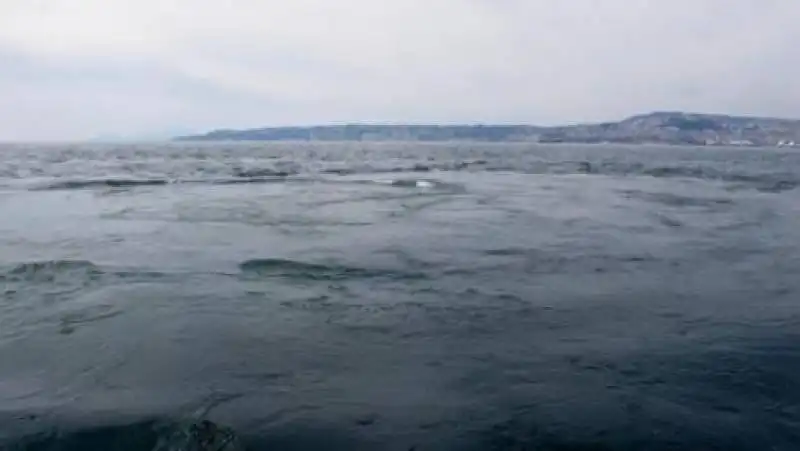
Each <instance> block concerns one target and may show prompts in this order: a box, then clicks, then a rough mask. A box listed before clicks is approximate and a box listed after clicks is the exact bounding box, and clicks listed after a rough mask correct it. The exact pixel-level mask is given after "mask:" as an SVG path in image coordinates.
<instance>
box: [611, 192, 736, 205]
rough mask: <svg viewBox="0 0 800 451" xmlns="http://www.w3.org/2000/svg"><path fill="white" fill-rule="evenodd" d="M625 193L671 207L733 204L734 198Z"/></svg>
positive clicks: (625, 194) (624, 193)
mask: <svg viewBox="0 0 800 451" xmlns="http://www.w3.org/2000/svg"><path fill="white" fill-rule="evenodd" d="M622 193H623V195H624V196H625V197H627V198H629V199H641V200H644V201H647V202H652V203H657V204H662V205H666V206H669V207H706V208H709V207H712V208H713V207H719V206H724V205H732V204H733V199H726V198H708V197H695V196H686V195H680V194H675V193H653V192H643V191H635V190H626V191H622Z"/></svg>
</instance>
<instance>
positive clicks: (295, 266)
mask: <svg viewBox="0 0 800 451" xmlns="http://www.w3.org/2000/svg"><path fill="white" fill-rule="evenodd" d="M239 269H240V271H241V272H242V273H243V274H245V275H249V274H252V275H258V276H266V277H283V278H289V279H297V280H310V281H331V280H347V279H364V278H379V277H387V278H396V279H419V278H424V277H425V276H424V275H422V274H420V273H407V272H402V271H394V270H387V269H366V268H359V267H353V266H346V265H340V264H322V263H309V262H302V261H296V260H287V259H281V258H257V259H252V260H246V261H244V262H242V263H240V264H239Z"/></svg>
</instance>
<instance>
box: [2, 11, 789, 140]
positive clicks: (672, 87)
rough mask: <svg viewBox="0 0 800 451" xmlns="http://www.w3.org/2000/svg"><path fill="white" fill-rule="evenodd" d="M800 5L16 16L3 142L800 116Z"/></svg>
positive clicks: (5, 55) (6, 26)
mask: <svg viewBox="0 0 800 451" xmlns="http://www.w3.org/2000/svg"><path fill="white" fill-rule="evenodd" d="M797 43H800V1H797V0H558V1H556V0H290V1H289V0H227V1H221V0H0V140H82V139H94V138H103V137H109V138H160V137H167V136H170V135H172V134H182V133H189V132H202V131H207V130H210V129H217V128H247V127H260V126H279V125H307V124H332V123H345V122H368V123H376V122H378V123H397V122H405V123H529V124H540V125H550V124H561V123H574V122H585V121H602V120H616V119H622V118H624V117H626V116H630V115H633V114H638V113H644V112H650V111H655V110H683V111H694V112H714V113H730V114H745V115H759V116H780V117H794V118H800V50H797V49H798V47H797V45H798V44H797Z"/></svg>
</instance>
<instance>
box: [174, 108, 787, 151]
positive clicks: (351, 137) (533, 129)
mask: <svg viewBox="0 0 800 451" xmlns="http://www.w3.org/2000/svg"><path fill="white" fill-rule="evenodd" d="M176 139H177V140H179V141H482V142H545V143H630V144H646V143H651V144H676V145H680V144H684V145H741V146H794V145H800V120H791V119H777V118H759V117H742V116H727V115H718V114H696V113H682V112H655V113H650V114H643V115H637V116H632V117H629V118H627V119H624V120H622V121H619V122H605V123H598V124H577V125H567V126H557V127H539V126H533V125H360V124H350V125H331V126H310V127H268V128H258V129H249V130H216V131H212V132H209V133H206V134H202V135H192V136H182V137H178V138H176Z"/></svg>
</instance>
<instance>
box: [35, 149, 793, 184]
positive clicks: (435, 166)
mask: <svg viewBox="0 0 800 451" xmlns="http://www.w3.org/2000/svg"><path fill="white" fill-rule="evenodd" d="M281 163H282V164H274V165H271V166H268V167H251V168H242V167H230V166H227V165H223V166H222V167H213V168H209V170H200V169H198V168H197V167H196V166H191V168H185V170H186V171H185V173H183V174H182V173H181V172H182V171H181V169H180V168H177V171H176V173H177V175H174V176H172V175H171V176H169V177H167V176H160V175H157V176H154V177H153V176H151V175H152V174H153V173H155V174H158V171H159V170H160V169H159V168H153V170H154V171H155V172H148V173H146V174H145V175H143V176H142V177H136V176H125V175H121V176H118V177H110V176H108V177H106V176H101V177H97V178H78V179H61V178H57V179H54V180H51V181H49V182H45V183H44V184H41V185H36V186H33V187H31V188H30V189H31V190H34V191H51V190H77V189H92V188H136V187H147V186H166V185H171V184H188V183H193V184H217V185H233V184H254V183H276V182H286V181H290V180H302V179H303V178H302V177H298V176H306V177H308V178H312V179H318V180H319V179H326V178H327V179H328V180H333V178H335V177H344V176H352V175H370V174H404V173H408V174H414V173H417V174H423V173H434V172H458V171H469V172H495V173H496V172H510V173H518V174H529V175H538V174H554V175H572V174H575V175H578V174H584V175H599V176H603V175H606V176H626V177H638V176H640V177H655V178H688V179H699V180H713V181H722V182H726V183H731V184H733V185H734V187H735V188H736V187H738V188H745V189H756V190H759V191H762V192H767V193H780V192H784V191H789V190H793V189H796V188H797V187H798V186H799V185H800V175H798V174H795V173H790V172H785V171H783V172H779V171H773V172H759V171H753V172H750V171H746V169H744V168H730V167H714V165H713V164H712V163H708V164H706V163H697V162H693V163H686V164H681V163H677V164H666V165H659V164H652V163H651V162H647V163H643V162H635V161H634V162H632V161H621V160H601V161H592V160H581V159H575V160H561V161H559V160H550V161H548V160H541V159H536V160H530V159H521V158H519V157H518V156H517V157H515V158H511V157H509V158H504V157H498V158H494V159H473V160H467V159H465V160H453V161H427V160H426V161H416V162H408V163H397V162H393V163H392V164H390V165H386V166H383V165H371V164H370V163H366V164H365V163H348V162H325V161H314V162H306V163H305V164H304V165H301V164H300V163H295V162H281ZM198 171H199V172H198ZM199 173H202V175H203V176H201V177H199V178H197V177H196V176H197V175H198V174H199ZM326 176H327V177H326ZM399 183H400V184H401V183H404V182H399Z"/></svg>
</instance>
